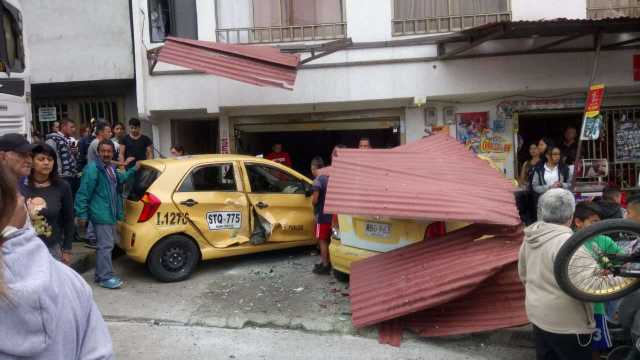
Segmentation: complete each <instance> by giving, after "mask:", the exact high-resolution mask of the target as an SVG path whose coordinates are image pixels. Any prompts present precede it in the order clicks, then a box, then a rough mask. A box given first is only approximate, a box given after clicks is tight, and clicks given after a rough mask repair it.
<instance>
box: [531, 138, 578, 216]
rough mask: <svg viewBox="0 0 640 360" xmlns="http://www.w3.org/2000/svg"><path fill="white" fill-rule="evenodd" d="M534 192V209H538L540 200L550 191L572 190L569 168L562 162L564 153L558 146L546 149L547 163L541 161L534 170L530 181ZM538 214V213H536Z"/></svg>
mask: <svg viewBox="0 0 640 360" xmlns="http://www.w3.org/2000/svg"><path fill="white" fill-rule="evenodd" d="M530 188H531V189H532V190H533V192H532V195H533V196H532V197H533V199H532V200H533V205H534V209H536V210H537V208H538V198H539V197H540V196H541V195H542V194H544V193H545V192H547V191H548V190H549V189H557V188H561V189H565V190H568V189H570V188H571V179H570V175H569V167H568V166H567V165H565V164H564V163H563V162H562V151H561V150H560V148H559V147H558V146H555V145H551V146H549V147H548V148H547V149H546V162H543V160H542V159H541V160H540V162H538V164H537V165H536V166H535V167H534V168H533V172H532V174H531V179H530ZM536 212H537V211H536Z"/></svg>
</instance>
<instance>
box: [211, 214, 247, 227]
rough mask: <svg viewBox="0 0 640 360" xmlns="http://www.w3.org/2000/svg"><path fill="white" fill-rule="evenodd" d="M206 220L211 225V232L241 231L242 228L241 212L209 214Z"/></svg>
mask: <svg viewBox="0 0 640 360" xmlns="http://www.w3.org/2000/svg"><path fill="white" fill-rule="evenodd" d="M205 220H206V222H207V225H209V230H224V229H240V227H242V214H240V211H212V212H208V213H207V215H206V217H205Z"/></svg>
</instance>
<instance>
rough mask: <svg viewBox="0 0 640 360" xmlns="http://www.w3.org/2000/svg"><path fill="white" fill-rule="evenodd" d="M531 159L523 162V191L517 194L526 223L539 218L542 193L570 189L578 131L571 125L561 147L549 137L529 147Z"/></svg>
mask: <svg viewBox="0 0 640 360" xmlns="http://www.w3.org/2000/svg"><path fill="white" fill-rule="evenodd" d="M527 150H528V155H529V157H528V158H527V159H526V160H525V161H524V162H523V163H522V165H521V167H520V171H519V174H518V183H519V184H520V186H521V188H522V191H521V192H520V193H519V194H518V210H519V211H520V217H521V218H522V220H523V221H524V223H525V224H527V225H530V224H532V223H534V222H535V221H536V219H537V203H538V199H539V198H540V196H541V195H542V194H544V193H545V192H547V191H548V190H550V189H556V188H561V189H570V188H571V183H572V180H573V176H575V174H574V163H575V161H576V154H577V150H578V144H577V130H576V128H575V127H573V126H569V127H567V128H566V129H565V131H564V137H563V139H562V141H561V142H560V144H559V145H557V143H556V142H554V141H553V139H551V138H549V137H543V138H541V139H540V140H539V141H538V142H535V143H531V144H529V146H528V148H527Z"/></svg>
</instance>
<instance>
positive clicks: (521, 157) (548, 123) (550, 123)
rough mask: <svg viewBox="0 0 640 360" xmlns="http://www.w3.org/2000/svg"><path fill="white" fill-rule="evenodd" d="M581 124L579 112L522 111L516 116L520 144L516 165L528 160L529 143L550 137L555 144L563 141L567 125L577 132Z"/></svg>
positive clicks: (519, 166) (520, 165)
mask: <svg viewBox="0 0 640 360" xmlns="http://www.w3.org/2000/svg"><path fill="white" fill-rule="evenodd" d="M581 124H582V113H581V112H550V113H544V112H540V113H522V114H519V116H518V135H519V136H520V138H521V141H522V146H521V147H520V150H519V151H518V154H517V155H518V156H517V160H518V164H517V165H518V167H517V170H516V173H519V172H518V171H519V169H520V168H521V167H522V164H523V163H524V162H525V161H527V160H529V145H531V144H533V143H535V144H537V143H538V141H539V140H540V139H542V138H543V137H544V138H550V139H552V140H553V142H554V144H555V145H561V144H562V143H563V142H564V131H565V129H566V128H567V127H570V126H573V127H575V128H576V129H577V130H578V132H580V127H581Z"/></svg>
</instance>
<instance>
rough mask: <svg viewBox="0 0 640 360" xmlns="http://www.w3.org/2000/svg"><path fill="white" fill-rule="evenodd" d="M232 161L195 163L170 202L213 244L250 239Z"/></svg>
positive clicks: (246, 210)
mask: <svg viewBox="0 0 640 360" xmlns="http://www.w3.org/2000/svg"><path fill="white" fill-rule="evenodd" d="M237 165H238V163H236V162H233V161H228V162H216V163H208V164H201V165H197V166H195V167H193V168H191V169H190V170H189V173H188V174H187V175H186V176H185V177H184V179H183V180H182V182H181V184H180V186H178V188H177V190H176V191H175V193H174V194H173V202H174V203H175V205H176V206H177V207H178V208H179V209H180V211H181V212H182V213H183V214H184V216H185V217H186V218H187V219H188V221H189V222H190V223H191V224H192V225H193V226H195V227H196V230H197V231H198V232H199V233H200V234H202V236H203V237H204V238H205V239H206V240H207V242H208V243H209V244H211V245H213V246H214V247H218V248H225V247H228V246H232V245H237V244H242V243H246V242H248V241H249V235H250V216H249V206H248V202H247V198H246V196H245V194H244V191H242V186H243V185H242V183H241V182H240V181H239V179H240V176H239V173H238V167H237Z"/></svg>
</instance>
